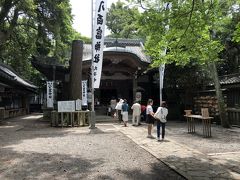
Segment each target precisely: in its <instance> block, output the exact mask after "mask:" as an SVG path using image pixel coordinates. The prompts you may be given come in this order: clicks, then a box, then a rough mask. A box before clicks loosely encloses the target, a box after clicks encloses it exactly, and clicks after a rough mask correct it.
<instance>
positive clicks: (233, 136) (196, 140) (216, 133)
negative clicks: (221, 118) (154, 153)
mask: <svg viewBox="0 0 240 180" xmlns="http://www.w3.org/2000/svg"><path fill="white" fill-rule="evenodd" d="M166 128H167V134H166V138H167V137H168V136H169V137H171V139H173V140H175V141H177V142H179V143H180V144H184V145H186V146H189V147H191V148H192V149H196V150H198V151H200V152H202V153H205V154H210V153H226V152H239V150H240V128H232V129H226V128H222V127H221V126H219V125H214V124H213V125H212V138H203V137H202V124H201V123H197V124H196V133H195V134H188V133H187V124H186V123H183V122H182V123H181V122H171V121H169V122H168V123H167V127H166Z"/></svg>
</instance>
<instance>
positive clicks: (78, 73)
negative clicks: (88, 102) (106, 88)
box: [69, 40, 83, 100]
mask: <svg viewBox="0 0 240 180" xmlns="http://www.w3.org/2000/svg"><path fill="white" fill-rule="evenodd" d="M82 57H83V41H80V40H74V41H73V43H72V58H71V64H70V87H69V94H70V100H77V99H82Z"/></svg>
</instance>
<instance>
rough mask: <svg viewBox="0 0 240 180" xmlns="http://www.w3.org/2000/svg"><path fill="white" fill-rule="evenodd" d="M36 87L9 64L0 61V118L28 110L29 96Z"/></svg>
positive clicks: (21, 113)
mask: <svg viewBox="0 0 240 180" xmlns="http://www.w3.org/2000/svg"><path fill="white" fill-rule="evenodd" d="M36 90H37V87H36V86H34V85H33V84H32V83H30V82H29V81H27V80H25V79H23V78H22V77H21V76H19V75H18V74H17V73H16V72H15V71H14V70H13V69H12V68H11V67H10V66H7V65H5V64H3V63H0V119H1V118H2V119H4V118H9V117H15V116H18V115H24V114H26V113H28V112H29V104H30V102H29V97H30V95H31V94H33V93H35V91H36Z"/></svg>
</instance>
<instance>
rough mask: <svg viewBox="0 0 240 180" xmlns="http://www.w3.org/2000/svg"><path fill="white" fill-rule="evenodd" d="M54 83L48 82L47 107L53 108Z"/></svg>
mask: <svg viewBox="0 0 240 180" xmlns="http://www.w3.org/2000/svg"><path fill="white" fill-rule="evenodd" d="M53 98H54V90H53V81H47V107H49V108H53V101H54V99H53Z"/></svg>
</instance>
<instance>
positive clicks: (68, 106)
mask: <svg viewBox="0 0 240 180" xmlns="http://www.w3.org/2000/svg"><path fill="white" fill-rule="evenodd" d="M74 111H75V101H58V112H74Z"/></svg>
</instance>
